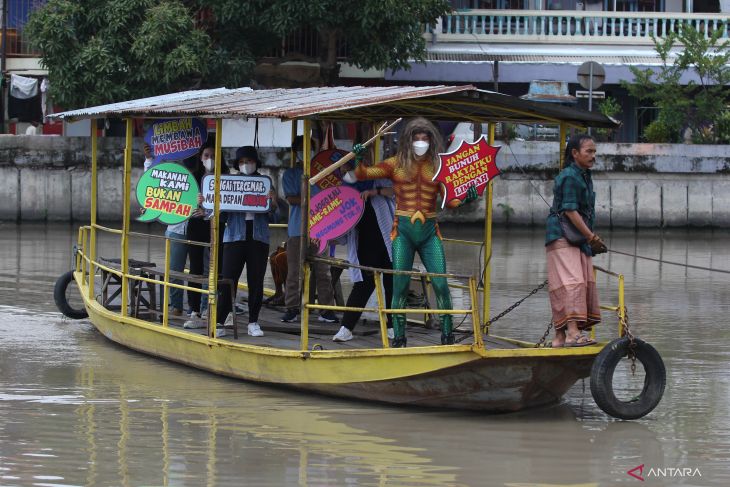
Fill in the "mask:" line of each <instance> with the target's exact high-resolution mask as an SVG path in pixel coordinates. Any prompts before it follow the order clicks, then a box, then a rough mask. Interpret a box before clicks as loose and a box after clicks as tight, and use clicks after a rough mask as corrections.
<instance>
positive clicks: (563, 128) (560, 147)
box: [558, 122, 568, 171]
mask: <svg viewBox="0 0 730 487" xmlns="http://www.w3.org/2000/svg"><path fill="white" fill-rule="evenodd" d="M567 135H568V127H566V125H565V123H562V122H561V123H560V141H559V142H558V157H559V159H560V170H561V171H562V170H563V165H564V164H565V151H563V145H564V144H565V138H566V137H567Z"/></svg>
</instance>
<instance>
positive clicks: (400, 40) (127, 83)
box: [27, 0, 450, 108]
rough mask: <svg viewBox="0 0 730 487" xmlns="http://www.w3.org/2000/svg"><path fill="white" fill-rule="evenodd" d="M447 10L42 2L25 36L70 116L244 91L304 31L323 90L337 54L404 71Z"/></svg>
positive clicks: (363, 64) (433, 4) (266, 2)
mask: <svg viewBox="0 0 730 487" xmlns="http://www.w3.org/2000/svg"><path fill="white" fill-rule="evenodd" d="M449 10H450V4H449V2H448V1H447V0H410V1H406V2H403V1H401V0H359V1H357V2H344V1H341V0H309V1H306V2H304V1H303V2H299V1H291V0H245V1H242V0H48V2H47V3H46V4H45V5H44V6H43V7H40V8H39V9H37V10H36V11H35V12H34V13H33V14H32V15H31V18H30V21H29V23H28V25H27V29H28V34H29V38H31V39H33V40H34V43H35V45H36V47H37V48H39V49H40V50H41V52H42V53H43V55H42V61H41V62H42V64H43V65H44V66H45V67H46V68H47V69H48V71H49V77H50V78H51V80H52V83H51V90H52V95H53V97H54V99H55V100H56V102H57V103H59V104H60V105H62V106H64V107H74V108H76V107H81V106H89V105H96V104H102V103H109V102H114V101H120V100H125V99H130V98H138V97H144V96H152V95H157V94H161V93H169V92H174V91H180V90H184V89H195V88H207V87H218V86H229V87H238V86H242V85H247V84H249V83H250V81H251V79H252V77H253V73H254V67H255V65H256V62H257V60H259V59H261V58H263V57H271V56H272V55H274V56H278V55H279V51H280V48H281V45H282V41H283V40H284V39H286V38H287V37H289V36H292V35H296V34H297V33H298V32H301V31H302V30H303V29H304V30H309V31H312V32H315V33H316V34H317V36H318V39H319V42H318V43H317V46H318V47H317V51H318V52H317V56H316V59H314V60H313V61H314V62H318V63H319V64H320V66H321V68H322V73H323V76H322V79H323V82H325V83H334V82H335V81H336V79H337V72H338V70H337V66H338V64H337V61H338V55H341V54H342V52H344V51H343V50H342V47H343V46H346V47H347V52H348V53H349V58H348V61H349V62H350V63H351V64H354V65H355V66H357V67H360V68H362V69H369V68H376V69H392V70H395V69H408V68H409V67H410V66H409V60H413V59H415V60H416V61H419V60H423V57H424V55H425V41H424V38H423V36H422V30H423V25H424V24H430V23H434V22H435V21H436V20H437V19H438V17H439V16H440V15H442V14H444V13H447V12H448V11H449ZM194 18H198V22H197V24H196V23H195V22H194V21H193V19H194ZM272 53H273V54H272ZM307 60H308V61H312V60H310V59H307Z"/></svg>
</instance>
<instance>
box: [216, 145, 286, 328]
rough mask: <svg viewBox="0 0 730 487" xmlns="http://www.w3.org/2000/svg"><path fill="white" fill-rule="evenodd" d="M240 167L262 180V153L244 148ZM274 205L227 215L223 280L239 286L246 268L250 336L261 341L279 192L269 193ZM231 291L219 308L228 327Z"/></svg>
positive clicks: (225, 290)
mask: <svg viewBox="0 0 730 487" xmlns="http://www.w3.org/2000/svg"><path fill="white" fill-rule="evenodd" d="M236 165H237V167H238V170H239V171H240V172H241V174H243V175H245V176H261V174H259V172H258V168H259V167H260V166H261V162H260V161H259V155H258V152H256V148H254V147H252V146H250V145H249V146H245V147H240V148H239V149H238V150H237V151H236ZM269 199H270V201H271V206H270V211H269V212H267V213H249V212H226V213H227V214H228V221H227V223H226V230H225V233H224V235H223V265H222V267H221V277H222V278H224V279H231V280H232V281H233V282H234V283H238V279H240V277H241V273H243V268H244V267H246V283H247V284H248V334H249V335H250V336H255V337H260V336H263V335H264V332H263V331H261V327H260V326H259V324H258V319H259V311H261V304H262V303H263V300H264V275H265V274H266V263H267V262H268V258H269V223H270V222H274V221H275V220H276V213H277V202H276V192H275V191H274V190H273V189H272V190H271V191H270V192H269ZM235 312H236V311H235V310H233V309H231V296H230V289H229V288H228V287H227V286H223V288H222V289H221V299H220V301H219V304H218V317H217V323H222V322H223V319H225V324H224V326H229V325H232V324H233V316H231V313H235Z"/></svg>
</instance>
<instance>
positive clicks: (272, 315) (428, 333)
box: [140, 303, 519, 350]
mask: <svg viewBox="0 0 730 487" xmlns="http://www.w3.org/2000/svg"><path fill="white" fill-rule="evenodd" d="M238 306H239V312H238V313H237V314H236V324H237V327H238V339H234V337H233V330H232V329H230V328H228V329H226V331H227V334H226V336H225V337H223V338H222V339H224V340H229V341H232V342H236V343H245V344H248V345H260V346H262V347H273V348H279V349H285V350H298V349H299V347H300V346H301V343H300V332H301V324H300V321H299V320H297V321H296V322H294V323H283V322H281V316H282V315H283V314H284V309H283V308H279V307H269V306H266V305H264V306H263V307H262V308H261V312H260V314H259V321H258V323H259V325H260V326H261V329H262V330H263V332H264V336H262V337H252V336H249V335H248V334H247V324H248V322H247V318H248V312H247V311H244V312H241V307H240V306H241V305H240V304H239V305H238ZM243 307H244V309H245V303H244V304H243ZM140 317H142V316H140ZM339 317H341V314H339ZM186 320H187V318H185V317H174V316H170V317H169V325H170V326H172V327H175V328H178V329H180V330H184V329H183V323H184V322H185V321H186ZM339 329H340V323H324V322H320V321H318V314H317V313H311V314H310V318H309V346H310V348H312V347H315V346H317V348H319V346H321V347H322V349H324V350H346V349H372V348H382V341H381V338H380V325H379V323H378V322H377V321H374V320H363V319H361V320H360V322H359V323H358V324H357V326H356V327H355V329H354V330H353V335H354V338H353V339H352V340H350V341H347V342H333V341H332V336H333V335H334V334H335V333H337V330H339ZM184 331H187V332H190V333H195V334H198V335H205V334H206V329H205V328H198V329H190V330H184ZM454 334H455V336H456V340H457V343H459V339H460V338H464V339H463V342H461V343H463V344H471V343H472V338H471V336H470V335H471V324H470V323H468V324H467V323H463V324H462V325H461V326H459V327H458V328H455V329H454ZM406 336H407V337H408V346H409V347H423V346H432V345H440V344H441V330H439V329H428V328H425V327H424V326H423V324H420V323H417V322H409V324H408V326H407V328H406ZM485 342H486V345H487V347H488V348H506V349H511V348H519V347H518V346H517V345H515V344H513V343H510V342H508V341H505V340H501V339H499V338H494V337H486V339H485Z"/></svg>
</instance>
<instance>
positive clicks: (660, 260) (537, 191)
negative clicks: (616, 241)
mask: <svg viewBox="0 0 730 487" xmlns="http://www.w3.org/2000/svg"><path fill="white" fill-rule="evenodd" d="M507 147H509V151H510V154H512V158H513V159H514V160H515V165H516V166H517V167H518V168H519V170H520V171H521V172H522V175H523V176H525V177H526V178H527V181H528V182H529V183H530V185H531V186H532V188H533V189H534V190H535V192H536V193H537V195H538V196H539V197H540V199H541V200H542V201H544V202H545V205H547V207H548V208H549V207H550V203H548V202H547V200H546V199H545V198H544V197H543V195H542V193H540V190H539V189H538V187H537V186H535V183H534V182H533V181H532V178H530V176H529V175H528V174H527V173H526V172H525V170H524V169H522V165H521V164H520V161H519V160H518V159H517V156H516V155H515V153H514V151H512V146H510V145H509V144H507ZM608 251H609V252H612V253H614V254H621V255H626V256H628V257H634V258H635V259H644V260H650V261H652V262H659V263H661V264H670V265H678V266H681V267H687V268H689V269H699V270H702V271H710V272H721V273H723V274H730V270H727V269H714V268H712V267H704V266H699V265H692V264H685V263H682V262H672V261H669V260H664V259H656V258H654V257H646V256H643V255H637V254H632V253H630V252H622V251H620V250H613V249H608Z"/></svg>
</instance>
